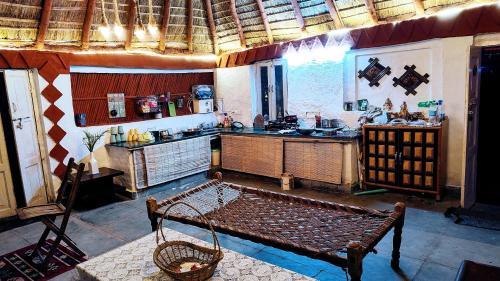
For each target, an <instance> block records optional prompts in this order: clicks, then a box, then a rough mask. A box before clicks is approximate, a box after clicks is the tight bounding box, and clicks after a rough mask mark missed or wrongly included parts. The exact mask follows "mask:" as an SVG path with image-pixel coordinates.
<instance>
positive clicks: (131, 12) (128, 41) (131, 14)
mask: <svg viewBox="0 0 500 281" xmlns="http://www.w3.org/2000/svg"><path fill="white" fill-rule="evenodd" d="M136 19H137V3H136V0H129V1H128V21H127V37H126V38H125V49H126V50H129V49H130V47H131V45H132V38H133V37H134V29H135V21H136Z"/></svg>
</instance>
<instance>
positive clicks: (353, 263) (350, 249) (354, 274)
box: [347, 241, 363, 281]
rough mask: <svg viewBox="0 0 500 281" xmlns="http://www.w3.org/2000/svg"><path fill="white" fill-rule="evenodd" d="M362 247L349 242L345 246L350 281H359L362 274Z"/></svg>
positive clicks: (356, 243)
mask: <svg viewBox="0 0 500 281" xmlns="http://www.w3.org/2000/svg"><path fill="white" fill-rule="evenodd" d="M362 250H363V247H361V244H360V243H359V242H354V241H351V242H349V244H348V245H347V271H348V272H349V275H350V276H351V280H352V281H361V274H362V273H363V252H362Z"/></svg>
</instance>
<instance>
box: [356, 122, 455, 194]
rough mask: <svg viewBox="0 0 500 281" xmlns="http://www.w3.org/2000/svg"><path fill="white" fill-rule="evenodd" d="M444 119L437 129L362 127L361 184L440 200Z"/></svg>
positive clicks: (444, 161)
mask: <svg viewBox="0 0 500 281" xmlns="http://www.w3.org/2000/svg"><path fill="white" fill-rule="evenodd" d="M446 132H447V120H445V121H444V122H442V123H441V125H439V126H407V125H394V126H392V125H371V124H367V125H365V126H364V127H363V143H364V151H365V157H364V166H365V184H366V185H367V186H371V187H379V188H387V189H399V190H408V191H415V192H422V193H430V194H434V195H435V196H436V200H440V199H441V187H442V185H443V184H444V183H445V180H446V164H445V163H446V142H447V139H446Z"/></svg>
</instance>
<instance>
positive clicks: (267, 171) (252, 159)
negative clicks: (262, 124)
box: [221, 135, 283, 178]
mask: <svg viewBox="0 0 500 281" xmlns="http://www.w3.org/2000/svg"><path fill="white" fill-rule="evenodd" d="M221 138H222V168H223V169H227V170H234V171H239V172H244V173H249V174H255V175H261V176H267V177H273V178H279V177H281V174H282V172H283V139H281V138H268V137H247V136H233V135H222V136H221Z"/></svg>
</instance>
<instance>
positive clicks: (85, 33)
mask: <svg viewBox="0 0 500 281" xmlns="http://www.w3.org/2000/svg"><path fill="white" fill-rule="evenodd" d="M96 3H97V0H88V1H87V11H86V12H85V19H84V20H83V26H82V49H84V50H88V49H89V42H90V28H91V27H92V22H93V21H94V11H95V6H96Z"/></svg>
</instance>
